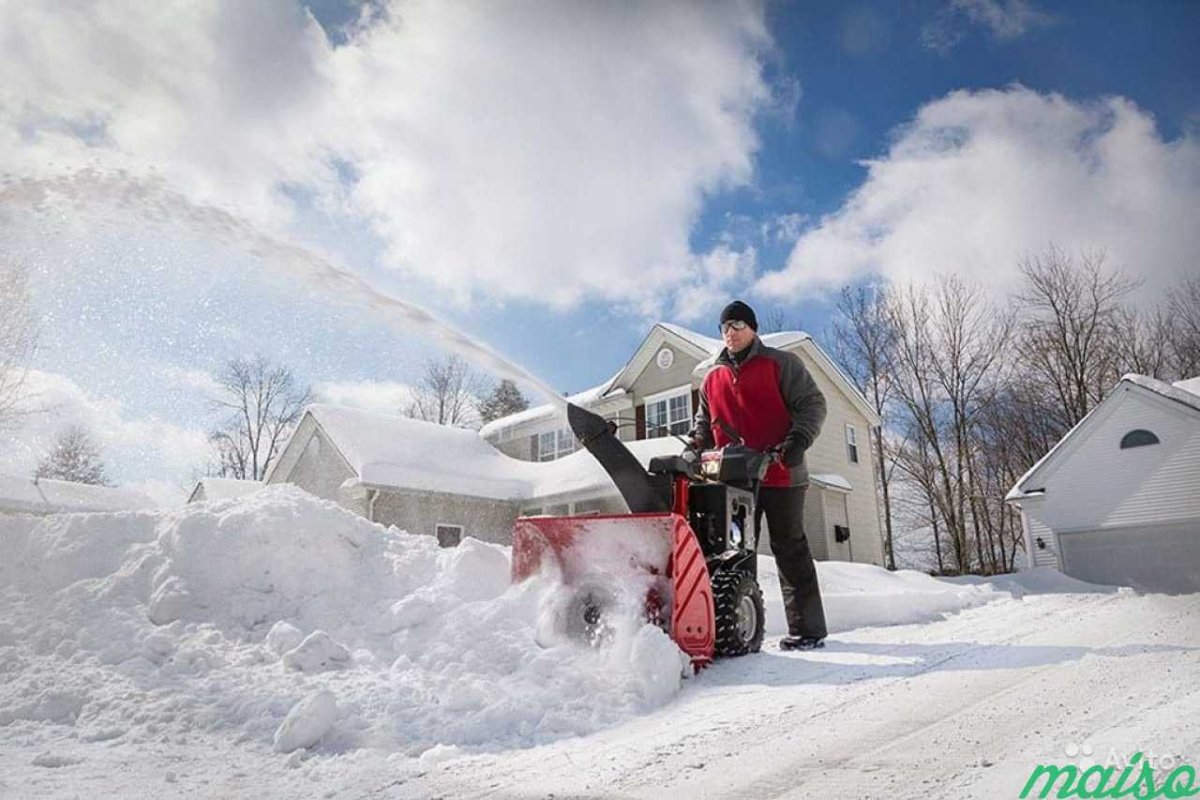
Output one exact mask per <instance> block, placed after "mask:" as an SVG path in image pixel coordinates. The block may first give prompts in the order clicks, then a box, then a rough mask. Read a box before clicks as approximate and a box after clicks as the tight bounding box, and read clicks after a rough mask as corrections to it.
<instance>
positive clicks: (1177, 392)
mask: <svg viewBox="0 0 1200 800" xmlns="http://www.w3.org/2000/svg"><path fill="white" fill-rule="evenodd" d="M1196 383H1200V378H1191V379H1189V380H1186V381H1179V382H1178V383H1175V384H1170V383H1167V382H1166V381H1160V380H1158V379H1157V378H1151V377H1148V376H1146V375H1138V374H1136V373H1132V372H1131V373H1129V374H1127V375H1123V376H1121V380H1120V381H1118V382H1117V385H1116V386H1115V387H1113V390H1112V391H1111V392H1109V393H1108V395H1107V396H1106V397H1105V398H1104V400H1103V401H1101V402H1100V403H1099V404H1098V405H1096V406H1095V407H1094V408H1093V409H1092V410H1091V411H1089V412H1088V414H1087V416H1085V417H1084V418H1083V419H1081V420H1079V422H1077V423H1075V427H1073V428H1071V430H1069V431H1067V432H1066V434H1064V435H1063V437H1062V438H1061V439H1059V440H1058V441H1057V442H1055V444H1054V446H1053V447H1051V448H1050V450H1049V452H1047V453H1046V455H1044V456H1042V457H1041V458H1040V459H1038V461H1037V463H1036V464H1034V465H1033V466H1032V467H1030V468H1029V469H1028V470H1027V471H1026V472H1025V474H1024V475H1022V476H1021V477H1020V478H1019V479H1018V480H1017V482H1016V483H1015V484H1013V487H1012V489H1010V490H1009V492H1008V494H1007V495H1005V497H1004V499H1005V500H1007V501H1010V502H1011V501H1013V500H1023V499H1028V498H1031V497H1041V496H1044V495H1045V492H1044V491H1042V490H1041V489H1042V487H1040V486H1038V487H1035V488H1032V489H1027V488H1026V484H1027V483H1029V481H1030V479H1031V478H1033V477H1034V475H1036V474H1037V473H1039V472H1040V471H1041V470H1042V468H1043V467H1044V466H1046V465H1047V464H1048V463H1050V461H1051V459H1052V458H1054V456H1055V455H1056V454H1057V453H1060V452H1062V450H1063V448H1064V445H1066V443H1067V442H1069V441H1071V440H1072V439H1074V438H1075V437H1076V436H1078V435H1079V431H1080V430H1082V429H1083V428H1084V427H1085V426H1087V425H1088V424H1089V422H1090V421H1091V420H1092V419H1094V418H1095V417H1096V414H1097V412H1098V411H1100V409H1101V408H1103V407H1104V406H1105V405H1106V404H1108V403H1110V402H1115V400H1114V398H1115V397H1117V396H1119V393H1118V392H1117V389H1119V388H1120V387H1121V385H1122V384H1128V385H1131V386H1136V387H1138V388H1139V389H1144V390H1146V391H1149V392H1153V393H1154V394H1157V395H1159V396H1161V397H1165V398H1167V399H1168V400H1172V401H1175V402H1177V403H1180V404H1182V405H1184V406H1186V407H1188V408H1190V409H1192V410H1193V411H1200V394H1195V393H1194V392H1192V391H1189V390H1188V389H1186V388H1184V387H1183V386H1180V384H1184V385H1185V386H1190V385H1195V384H1196Z"/></svg>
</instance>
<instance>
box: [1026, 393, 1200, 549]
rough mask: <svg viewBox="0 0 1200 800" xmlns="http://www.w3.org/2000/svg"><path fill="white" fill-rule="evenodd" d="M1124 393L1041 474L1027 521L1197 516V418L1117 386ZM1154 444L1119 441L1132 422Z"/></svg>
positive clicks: (1096, 522)
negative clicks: (1040, 495)
mask: <svg viewBox="0 0 1200 800" xmlns="http://www.w3.org/2000/svg"><path fill="white" fill-rule="evenodd" d="M1117 391H1119V392H1123V393H1124V395H1123V396H1122V397H1120V398H1119V399H1118V402H1115V403H1113V404H1112V405H1111V407H1110V409H1109V410H1108V412H1107V413H1106V414H1105V416H1104V418H1102V419H1100V420H1098V424H1097V425H1096V426H1095V427H1093V428H1092V429H1091V430H1090V431H1087V432H1086V435H1085V436H1082V437H1079V439H1078V440H1077V442H1076V443H1075V444H1074V447H1073V448H1072V449H1071V450H1070V451H1069V452H1065V453H1063V454H1062V458H1063V460H1062V461H1061V463H1059V464H1058V465H1057V467H1056V468H1055V469H1054V471H1053V472H1052V473H1050V474H1049V475H1048V478H1047V482H1046V484H1045V486H1044V487H1034V488H1045V490H1046V496H1045V498H1044V499H1043V500H1042V501H1041V504H1040V507H1034V508H1031V509H1030V516H1031V522H1039V523H1041V524H1043V525H1045V526H1046V527H1048V528H1050V529H1051V530H1053V531H1055V532H1059V533H1061V532H1064V531H1073V530H1090V529H1097V528H1111V527H1121V526H1129V525H1147V526H1149V525H1158V524H1163V523H1171V522H1179V521H1184V520H1195V519H1200V420H1198V418H1197V415H1196V413H1195V412H1192V411H1189V410H1187V409H1186V408H1184V407H1182V406H1178V408H1176V406H1177V405H1178V404H1175V403H1173V402H1172V401H1170V400H1166V399H1162V400H1160V399H1158V398H1156V397H1151V396H1148V395H1146V394H1144V393H1143V392H1142V391H1140V390H1137V389H1132V388H1129V387H1125V386H1122V387H1120V388H1118V389H1117ZM1139 428H1140V429H1146V430H1150V431H1152V432H1153V433H1154V434H1155V435H1156V436H1157V437H1158V439H1159V442H1160V443H1159V444H1156V445H1149V446H1146V447H1136V448H1130V449H1126V450H1121V449H1120V442H1121V438H1122V437H1123V436H1124V435H1125V434H1126V433H1128V432H1129V431H1131V430H1134V429H1139Z"/></svg>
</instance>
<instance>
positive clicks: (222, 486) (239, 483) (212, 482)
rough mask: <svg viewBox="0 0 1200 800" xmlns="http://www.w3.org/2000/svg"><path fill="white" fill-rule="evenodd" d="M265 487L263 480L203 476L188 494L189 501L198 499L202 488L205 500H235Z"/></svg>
mask: <svg viewBox="0 0 1200 800" xmlns="http://www.w3.org/2000/svg"><path fill="white" fill-rule="evenodd" d="M262 487H263V484H262V481H244V480H239V479H237V478H201V479H200V480H198V481H196V486H195V488H193V489H192V493H191V494H189V495H188V502H189V503H191V502H193V501H195V500H197V499H198V495H199V493H200V491H201V490H203V492H204V499H205V500H233V499H235V498H238V497H243V496H245V495H247V494H250V492H255V491H258V490H259V489H261V488H262Z"/></svg>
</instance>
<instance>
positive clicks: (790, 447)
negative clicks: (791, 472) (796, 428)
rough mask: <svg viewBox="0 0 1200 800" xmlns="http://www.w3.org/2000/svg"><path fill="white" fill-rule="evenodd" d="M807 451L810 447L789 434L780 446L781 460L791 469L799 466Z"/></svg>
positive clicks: (794, 435)
mask: <svg viewBox="0 0 1200 800" xmlns="http://www.w3.org/2000/svg"><path fill="white" fill-rule="evenodd" d="M807 449H808V445H806V444H804V443H803V442H801V441H800V439H799V437H798V436H797V435H796V434H794V433H789V434H788V435H787V436H785V437H783V441H782V442H780V443H779V445H778V450H779V460H780V461H781V462H782V463H783V464H785V465H787V466H789V467H795V466H798V465H799V464H800V459H802V458H804V451H805V450H807Z"/></svg>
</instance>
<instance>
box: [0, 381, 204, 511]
mask: <svg viewBox="0 0 1200 800" xmlns="http://www.w3.org/2000/svg"><path fill="white" fill-rule="evenodd" d="M26 388H27V389H28V390H29V392H30V395H31V396H30V399H29V401H28V402H27V404H26V407H27V409H28V411H27V413H26V414H24V415H23V416H22V417H21V419H20V421H19V424H18V427H17V429H16V430H15V431H13V432H11V434H9V433H7V432H6V434H5V435H6V437H8V438H9V439H10V440H11V445H10V446H8V447H6V448H4V452H3V453H2V454H0V470H3V471H5V472H11V473H17V474H23V475H24V474H31V473H32V472H33V469H34V468H35V467H36V466H37V463H38V461H39V460H40V459H41V458H42V457H43V456H44V455H45V453H46V452H48V451H49V450H50V448H51V447H52V446H53V445H54V442H55V439H56V438H57V436H58V433H59V431H61V430H62V429H63V428H64V427H65V426H67V425H71V424H76V425H82V426H83V427H84V428H86V429H87V430H88V432H90V433H91V434H92V436H93V437H94V438H95V440H96V442H97V444H98V445H99V447H100V450H101V455H102V457H103V459H104V462H105V465H106V467H107V472H108V475H109V478H110V480H114V481H115V482H117V483H121V484H136V485H140V486H157V487H158V488H154V489H153V494H154V495H155V496H156V497H160V498H161V497H162V496H163V492H162V491H161V486H159V484H167V485H172V484H173V485H175V486H183V485H184V484H186V483H187V481H188V480H190V478H191V476H192V473H193V471H194V470H196V469H197V468H198V467H201V466H203V464H204V463H205V462H206V461H207V459H208V457H209V446H208V439H207V437H206V436H205V433H204V431H201V430H194V429H189V428H184V427H181V426H179V425H176V424H174V423H172V422H169V421H167V420H163V419H159V418H155V417H140V418H139V417H133V416H131V415H130V414H129V413H128V411H127V410H126V409H125V408H124V406H123V405H122V404H121V403H119V402H116V401H114V400H111V399H106V398H99V397H93V396H90V395H89V394H88V393H87V392H86V391H85V390H84V389H83V388H82V387H81V386H79V384H77V383H75V382H74V381H73V380H71V379H70V378H68V377H66V376H65V375H61V374H57V373H53V372H42V371H38V370H31V371H30V372H29V374H28V378H27V382H26Z"/></svg>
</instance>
